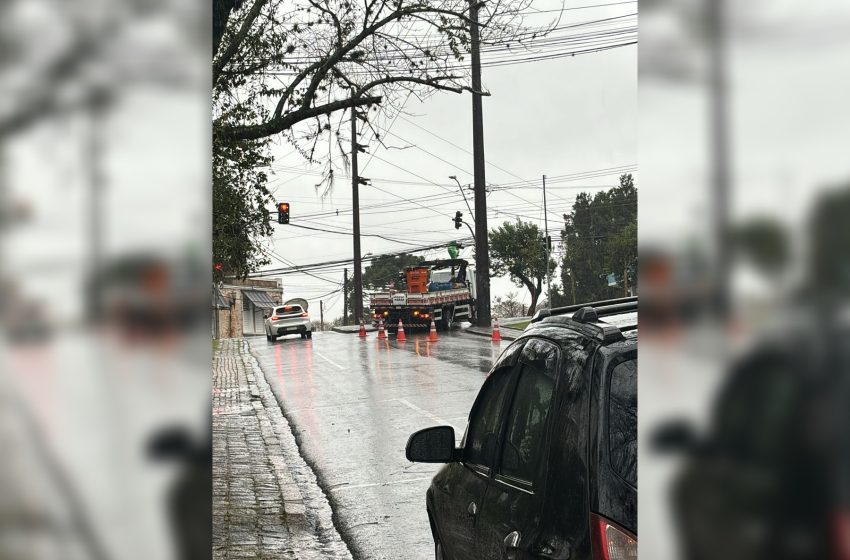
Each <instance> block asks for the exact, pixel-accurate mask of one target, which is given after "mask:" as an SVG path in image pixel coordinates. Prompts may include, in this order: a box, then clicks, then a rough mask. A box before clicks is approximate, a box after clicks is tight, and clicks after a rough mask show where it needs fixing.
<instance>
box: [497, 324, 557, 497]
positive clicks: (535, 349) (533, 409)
mask: <svg viewBox="0 0 850 560" xmlns="http://www.w3.org/2000/svg"><path fill="white" fill-rule="evenodd" d="M559 355H560V352H559V351H558V347H557V346H555V345H554V344H551V343H549V342H546V341H543V340H532V341H530V342H529V343H528V344H526V346H525V348H524V349H523V352H522V355H521V356H520V359H519V362H520V364H521V367H522V370H521V372H520V376H519V382H518V383H517V389H516V393H515V395H514V398H513V402H512V403H511V409H510V412H509V413H508V424H507V427H506V432H505V444H504V445H503V446H502V457H501V462H500V466H499V472H500V474H502V475H503V476H506V477H509V478H512V479H516V480H519V481H522V482H525V483H527V484H531V483H533V482H534V479H535V475H536V474H537V472H538V467H539V466H540V461H541V460H542V457H543V455H544V451H545V450H544V449H543V443H544V436H545V434H546V421H547V419H548V417H549V409H550V408H551V404H552V394H553V393H554V390H555V379H556V377H557V368H558V363H559Z"/></svg>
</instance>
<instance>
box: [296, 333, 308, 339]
mask: <svg viewBox="0 0 850 560" xmlns="http://www.w3.org/2000/svg"><path fill="white" fill-rule="evenodd" d="M298 334H299V335H300V336H301V340H304V339H305V338H307V335H306V334H304V333H298Z"/></svg>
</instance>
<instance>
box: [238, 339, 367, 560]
mask: <svg viewBox="0 0 850 560" xmlns="http://www.w3.org/2000/svg"><path fill="white" fill-rule="evenodd" d="M243 344H245V348H246V349H247V351H248V353H247V356H250V367H251V370H252V372H251V373H253V378H254V381H253V383H255V385H254V386H255V387H256V388H257V390H258V393H259V398H260V401H261V402H262V408H263V413H264V414H265V416H266V417H267V418H268V420H269V427H270V428H271V431H270V432H268V434H269V435H270V436H271V435H272V434H273V436H274V438H275V440H276V441H277V443H278V445H279V447H280V450H281V453H280V454H279V455H273V456H270V457H269V460H270V461H271V462H272V464H273V465H274V468H275V472H276V473H278V476H279V480H280V483H281V484H280V487H281V489H282V491H283V492H282V497H283V500H284V511H285V512H286V515H287V519H289V517H290V515H291V514H290V508H292V512H293V514H294V515H295V516H296V520H297V528H303V529H305V531H303V532H302V533H301V534H300V535H293V536H294V537H295V539H294V542H293V544H294V545H295V550H297V551H298V552H299V553H301V554H302V555H306V556H305V558H331V556H327V551H325V550H324V548H323V541H322V537H320V536H319V533H322V534H323V535H324V537H323V538H324V539H328V538H330V539H332V540H334V541H337V542H338V544H339V545H340V547H339V548H340V549H344V553H343V554H340V553H337V554H334V555H333V558H343V559H344V560H351V558H352V555H351V550H350V549H349V547H348V545H347V544H346V543H345V541H344V539H343V538H342V536H341V535H340V533H339V531H338V530H337V528H336V527H335V526H334V525H333V524H328V525H326V526H325V525H323V526H322V527H321V528H318V527H316V526H313V525H314V524H315V520H313V519H312V517H315V513H310V512H308V511H307V500H305V498H304V495H303V493H302V491H301V485H302V484H310V485H315V486H316V487H317V488H319V486H318V482H317V480H316V476H315V473H314V472H313V470H312V469H311V468H310V466H309V465H308V464H307V463H306V462H305V461H304V459H303V458H302V457H301V451H300V450H299V448H298V442H297V441H296V439H295V435H294V434H293V432H292V427H291V425H290V423H289V421H288V420H287V419H286V416H284V414H283V410H282V409H281V407H282V406H283V404H282V403H281V402H279V401H278V398H277V396H276V395H275V394H274V391H272V388H271V386H270V385H269V383H268V381H267V380H266V376H265V373H264V372H263V369H262V368H261V367H260V363H259V360H258V359H257V357H256V356H255V355H254V353H253V351H252V350H251V347H250V345H249V344H248V342H247V341H245V342H244V343H243ZM246 365H247V364H246ZM250 382H251V381H250V379H249V383H250ZM263 437H264V439H265V438H266V430H265V429H264V430H263ZM272 441H274V440H272ZM285 458H286V459H285ZM287 461H290V462H292V463H297V464H290V463H288V462H287ZM325 499H326V498H325ZM314 506H315V504H314ZM313 555H315V556H313ZM299 558H300V556H299Z"/></svg>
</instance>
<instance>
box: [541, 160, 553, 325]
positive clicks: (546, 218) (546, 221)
mask: <svg viewBox="0 0 850 560" xmlns="http://www.w3.org/2000/svg"><path fill="white" fill-rule="evenodd" d="M543 228H544V232H545V233H544V237H543V243H544V246H545V247H546V300H547V302H548V304H549V309H552V279H551V278H550V277H549V251H550V249H549V213H548V211H547V208H546V175H544V176H543Z"/></svg>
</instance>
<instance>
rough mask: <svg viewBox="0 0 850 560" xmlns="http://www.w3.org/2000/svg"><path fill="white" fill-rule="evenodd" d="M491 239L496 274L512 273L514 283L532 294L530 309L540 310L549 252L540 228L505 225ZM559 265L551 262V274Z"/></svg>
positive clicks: (519, 222)
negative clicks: (538, 306) (547, 253)
mask: <svg viewBox="0 0 850 560" xmlns="http://www.w3.org/2000/svg"><path fill="white" fill-rule="evenodd" d="M489 238H490V267H491V269H492V270H491V272H492V274H493V275H504V274H509V275H510V278H511V280H512V281H513V282H514V284H516V285H517V286H518V287H523V286H525V287H526V288H527V289H528V291H529V293H530V294H531V304H530V305H529V306H528V309H529V311H533V310H534V309H536V308H537V299H538V298H539V297H540V292H541V291H542V290H543V279H544V277H545V276H546V250H545V248H544V245H543V235H542V233H541V232H540V228H538V227H537V226H536V225H535V224H531V223H528V222H523V221H522V220H517V221H516V222H505V223H504V224H502V225H501V226H499V227H498V228H497V229H494V230H491V231H490V236H489ZM556 266H557V263H556V262H555V261H554V260H553V259H549V270H550V272H554V270H555V267H556ZM527 313H528V311H527Z"/></svg>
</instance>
